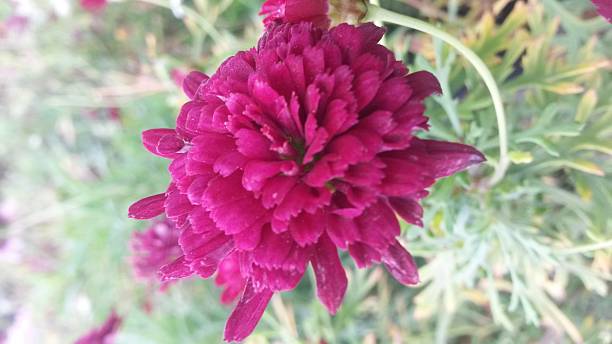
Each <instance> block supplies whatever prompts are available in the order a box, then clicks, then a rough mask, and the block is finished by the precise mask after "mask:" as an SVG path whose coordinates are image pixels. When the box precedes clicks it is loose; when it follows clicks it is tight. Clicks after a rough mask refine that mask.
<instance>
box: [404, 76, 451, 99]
mask: <svg viewBox="0 0 612 344" xmlns="http://www.w3.org/2000/svg"><path fill="white" fill-rule="evenodd" d="M405 80H406V81H408V84H409V85H410V87H411V88H412V98H416V99H418V100H422V99H425V98H427V97H429V96H430V95H432V94H442V86H440V82H439V81H438V79H437V78H436V76H435V75H433V74H431V73H430V72H428V71H424V70H423V71H419V72H415V73H411V74H408V75H407V76H406V78H405Z"/></svg>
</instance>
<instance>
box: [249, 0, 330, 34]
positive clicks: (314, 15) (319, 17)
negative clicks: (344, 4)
mask: <svg viewBox="0 0 612 344" xmlns="http://www.w3.org/2000/svg"><path fill="white" fill-rule="evenodd" d="M328 11H329V5H328V0H267V1H266V2H264V4H263V5H262V7H261V11H260V12H259V14H260V15H262V16H265V17H264V24H265V25H266V27H269V26H270V25H272V24H274V23H277V24H282V23H292V24H295V23H299V22H303V21H307V22H311V23H313V24H314V25H316V26H318V27H320V28H322V29H327V28H328V27H329V25H330V20H329V18H328V16H327V13H328Z"/></svg>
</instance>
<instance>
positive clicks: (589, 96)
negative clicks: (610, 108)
mask: <svg viewBox="0 0 612 344" xmlns="http://www.w3.org/2000/svg"><path fill="white" fill-rule="evenodd" d="M595 106H597V92H595V90H588V91H587V92H586V93H585V94H584V96H582V99H581V100H580V104H579V105H578V110H577V111H576V122H578V123H584V122H586V121H587V120H588V119H589V116H590V115H591V113H593V110H594V109H595Z"/></svg>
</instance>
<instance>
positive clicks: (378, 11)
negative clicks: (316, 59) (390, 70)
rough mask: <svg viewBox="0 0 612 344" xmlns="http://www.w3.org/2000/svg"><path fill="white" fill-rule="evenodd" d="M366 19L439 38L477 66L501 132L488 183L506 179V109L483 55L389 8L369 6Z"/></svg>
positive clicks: (435, 29) (442, 32) (492, 184)
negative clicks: (489, 95)
mask: <svg viewBox="0 0 612 344" xmlns="http://www.w3.org/2000/svg"><path fill="white" fill-rule="evenodd" d="M365 20H371V21H384V22H387V23H392V24H397V25H401V26H404V27H408V28H411V29H415V30H418V31H421V32H424V33H427V34H430V35H432V36H434V37H437V38H439V39H441V40H442V41H444V42H446V43H447V44H449V45H451V46H452V47H453V48H455V49H456V50H457V51H458V52H459V53H461V55H463V56H464V57H465V58H466V59H467V60H468V61H469V62H470V63H471V64H472V65H473V66H474V68H476V70H477V71H478V74H480V76H481V77H482V79H483V80H484V83H485V85H486V86H487V88H488V89H489V93H490V94H491V98H492V99H493V106H494V107H495V116H496V117H497V127H498V131H499V161H498V163H497V165H496V166H495V173H494V174H493V176H492V177H491V178H490V179H489V180H488V182H487V184H488V186H490V187H491V186H494V185H495V184H497V183H498V182H500V181H501V180H502V179H503V178H504V175H505V174H506V171H507V170H508V167H509V166H510V159H509V158H508V132H507V128H506V113H505V111H504V103H503V101H502V96H501V92H500V91H499V87H498V86H497V82H496V81H495V78H494V77H493V74H491V71H490V70H489V67H487V65H486V64H485V63H484V62H483V61H482V59H481V58H480V57H478V55H476V54H475V53H474V51H472V50H471V49H470V48H468V47H466V46H465V45H464V44H463V43H461V41H459V40H458V39H457V38H455V37H454V36H452V35H450V34H448V33H446V32H444V31H442V30H440V29H438V28H436V27H435V26H433V25H431V24H428V23H426V22H424V21H422V20H418V19H415V18H412V17H408V16H405V15H401V14H398V13H395V12H392V11H388V10H386V9H384V8H381V7H378V6H375V5H369V6H368V14H367V16H366V19H365Z"/></svg>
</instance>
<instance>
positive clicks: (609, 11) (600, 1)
mask: <svg viewBox="0 0 612 344" xmlns="http://www.w3.org/2000/svg"><path fill="white" fill-rule="evenodd" d="M593 4H594V5H595V7H597V12H599V14H601V16H602V17H604V18H606V20H607V21H608V22H610V23H612V0H593Z"/></svg>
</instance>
